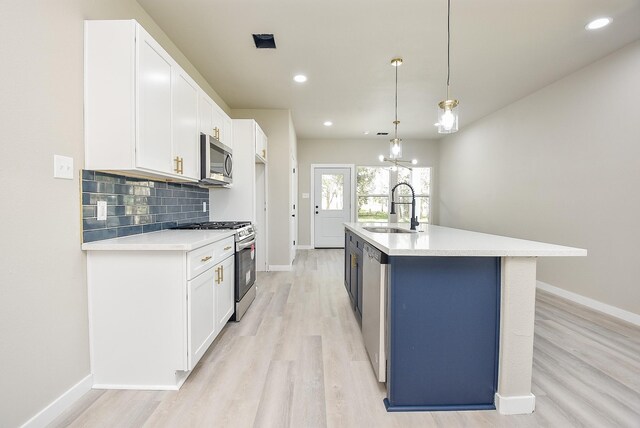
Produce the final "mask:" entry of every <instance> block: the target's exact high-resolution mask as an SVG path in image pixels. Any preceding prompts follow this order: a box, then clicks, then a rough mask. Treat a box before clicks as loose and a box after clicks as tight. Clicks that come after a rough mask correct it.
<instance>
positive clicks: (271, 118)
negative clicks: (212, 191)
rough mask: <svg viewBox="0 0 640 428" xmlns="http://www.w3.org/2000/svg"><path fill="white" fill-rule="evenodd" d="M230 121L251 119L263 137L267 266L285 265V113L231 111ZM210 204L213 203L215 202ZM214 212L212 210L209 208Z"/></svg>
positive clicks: (288, 141) (292, 143)
mask: <svg viewBox="0 0 640 428" xmlns="http://www.w3.org/2000/svg"><path fill="white" fill-rule="evenodd" d="M231 117H232V118H234V119H255V121H256V122H258V125H260V128H262V130H263V131H264V133H265V134H267V138H268V142H267V163H268V165H269V173H268V174H269V176H268V180H269V183H268V192H269V196H268V198H269V200H268V202H267V206H268V210H269V212H268V217H269V219H268V226H267V227H268V228H269V242H268V243H267V244H268V245H269V260H267V264H268V265H270V266H288V265H290V264H291V261H290V260H289V253H290V252H289V250H290V246H289V244H290V243H291V242H293V239H292V237H291V236H290V235H291V234H290V231H289V219H290V218H291V217H290V215H291V214H290V213H289V206H290V202H291V201H290V198H291V194H290V190H289V189H290V187H289V186H290V185H291V183H290V179H289V178H290V172H291V168H292V167H293V164H292V161H291V156H292V154H293V155H295V153H296V150H297V149H296V145H297V141H296V134H295V129H293V122H292V121H291V112H290V111H289V110H277V109H276V110H264V109H233V110H231ZM212 203H214V204H215V201H213V202H212ZM213 209H215V207H214V208H213Z"/></svg>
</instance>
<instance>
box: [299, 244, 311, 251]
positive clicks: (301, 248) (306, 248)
mask: <svg viewBox="0 0 640 428" xmlns="http://www.w3.org/2000/svg"><path fill="white" fill-rule="evenodd" d="M298 250H313V245H298Z"/></svg>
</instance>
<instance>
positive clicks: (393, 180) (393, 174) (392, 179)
mask: <svg viewBox="0 0 640 428" xmlns="http://www.w3.org/2000/svg"><path fill="white" fill-rule="evenodd" d="M359 168H383V169H387V170H388V171H389V191H388V193H387V194H378V193H376V194H374V193H366V194H360V193H358V169H359ZM392 168H393V167H390V166H384V165H356V167H355V186H354V187H355V190H356V191H355V192H354V201H353V202H354V207H355V208H356V209H355V217H356V221H357V222H360V217H359V211H358V199H359V198H361V197H362V198H375V197H380V198H387V201H388V204H390V203H391V189H393V187H394V186H395V185H397V184H398V170H395V171H394V170H393V169H392ZM399 168H402V167H399ZM416 169H427V170H428V172H429V193H416V194H415V197H416V204H417V201H418V198H425V199H426V200H427V206H428V209H427V213H426V215H427V219H428V222H427V223H431V221H432V217H431V215H432V212H433V211H432V209H431V193H432V191H433V167H432V166H419V167H412V168H410V174H411V175H413V171H414V170H416ZM411 178H413V176H412V177H411ZM409 184H411V183H409ZM398 196H402V197H409V195H397V197H398ZM387 221H388V220H387ZM396 221H397V222H398V223H409V221H408V220H407V221H400V220H399V219H396Z"/></svg>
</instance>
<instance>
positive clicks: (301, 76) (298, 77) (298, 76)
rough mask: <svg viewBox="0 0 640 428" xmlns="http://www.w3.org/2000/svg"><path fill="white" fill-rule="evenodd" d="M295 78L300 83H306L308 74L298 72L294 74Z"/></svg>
mask: <svg viewBox="0 0 640 428" xmlns="http://www.w3.org/2000/svg"><path fill="white" fill-rule="evenodd" d="M293 80H295V81H296V82H298V83H304V82H306V81H307V76H305V75H304V74H296V75H295V76H293Z"/></svg>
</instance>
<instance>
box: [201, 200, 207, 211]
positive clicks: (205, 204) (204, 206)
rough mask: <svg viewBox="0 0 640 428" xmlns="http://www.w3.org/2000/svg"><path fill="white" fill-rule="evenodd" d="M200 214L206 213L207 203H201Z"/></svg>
mask: <svg viewBox="0 0 640 428" xmlns="http://www.w3.org/2000/svg"><path fill="white" fill-rule="evenodd" d="M202 212H203V213H206V212H207V203H206V202H203V203H202Z"/></svg>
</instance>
